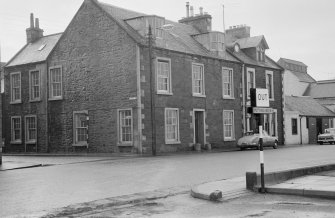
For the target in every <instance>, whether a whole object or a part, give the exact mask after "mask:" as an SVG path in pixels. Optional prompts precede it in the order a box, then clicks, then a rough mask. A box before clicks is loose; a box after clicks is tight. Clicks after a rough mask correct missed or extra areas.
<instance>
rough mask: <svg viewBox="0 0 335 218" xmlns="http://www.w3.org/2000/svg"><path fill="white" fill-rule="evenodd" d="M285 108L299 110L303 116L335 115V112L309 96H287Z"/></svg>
mask: <svg viewBox="0 0 335 218" xmlns="http://www.w3.org/2000/svg"><path fill="white" fill-rule="evenodd" d="M285 108H286V110H287V111H298V112H299V114H300V115H301V116H307V117H335V113H333V112H332V111H330V110H329V109H328V108H326V107H324V106H322V105H321V104H320V103H318V102H317V101H316V100H315V99H313V98H311V97H307V96H303V97H297V96H285Z"/></svg>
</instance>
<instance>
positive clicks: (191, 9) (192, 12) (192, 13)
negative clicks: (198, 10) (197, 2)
mask: <svg viewBox="0 0 335 218" xmlns="http://www.w3.org/2000/svg"><path fill="white" fill-rule="evenodd" d="M190 11H191V17H193V16H194V11H193V6H191V7H190Z"/></svg>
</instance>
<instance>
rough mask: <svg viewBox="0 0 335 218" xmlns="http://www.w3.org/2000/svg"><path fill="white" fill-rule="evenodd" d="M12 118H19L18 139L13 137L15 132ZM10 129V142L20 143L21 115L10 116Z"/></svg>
mask: <svg viewBox="0 0 335 218" xmlns="http://www.w3.org/2000/svg"><path fill="white" fill-rule="evenodd" d="M14 119H19V122H20V138H19V139H15V138H14V137H15V133H14V125H13V124H14V123H13V120H14ZM10 124H11V125H10V126H11V127H10V131H11V141H10V143H11V144H21V143H22V122H21V116H12V117H11V118H10Z"/></svg>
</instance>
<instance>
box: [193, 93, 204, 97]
mask: <svg viewBox="0 0 335 218" xmlns="http://www.w3.org/2000/svg"><path fill="white" fill-rule="evenodd" d="M192 96H193V97H197V98H206V95H202V94H194V93H193V94H192Z"/></svg>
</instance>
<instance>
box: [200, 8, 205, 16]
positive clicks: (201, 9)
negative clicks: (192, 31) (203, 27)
mask: <svg viewBox="0 0 335 218" xmlns="http://www.w3.org/2000/svg"><path fill="white" fill-rule="evenodd" d="M199 11H200V15H203V14H204V8H203V7H200V8H199Z"/></svg>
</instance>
